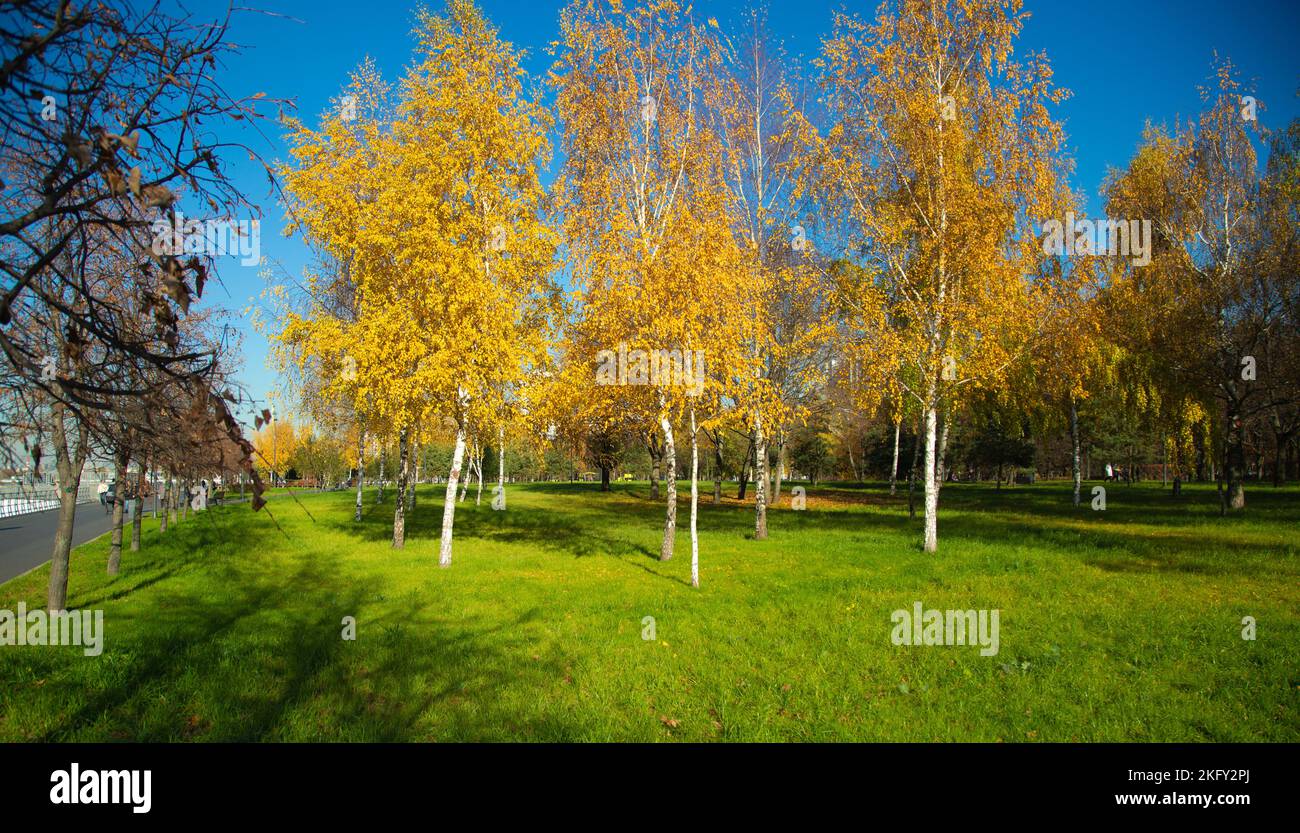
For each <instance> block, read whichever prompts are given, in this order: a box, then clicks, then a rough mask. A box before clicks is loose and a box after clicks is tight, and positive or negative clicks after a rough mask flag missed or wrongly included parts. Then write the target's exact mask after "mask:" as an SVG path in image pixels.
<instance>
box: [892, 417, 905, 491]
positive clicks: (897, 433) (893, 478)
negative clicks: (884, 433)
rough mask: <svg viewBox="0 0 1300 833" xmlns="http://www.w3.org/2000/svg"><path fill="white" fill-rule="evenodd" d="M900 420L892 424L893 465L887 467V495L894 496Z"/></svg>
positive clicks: (896, 480) (900, 428)
mask: <svg viewBox="0 0 1300 833" xmlns="http://www.w3.org/2000/svg"><path fill="white" fill-rule="evenodd" d="M902 427H903V426H902V420H898V421H896V422H895V423H894V464H893V465H892V466H890V467H889V495H890V497H893V496H894V492H895V491H896V490H897V489H898V438H899V434H900V433H901V431H902Z"/></svg>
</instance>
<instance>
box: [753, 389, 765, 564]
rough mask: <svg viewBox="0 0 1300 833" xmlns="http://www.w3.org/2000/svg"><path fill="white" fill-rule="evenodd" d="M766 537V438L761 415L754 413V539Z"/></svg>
mask: <svg viewBox="0 0 1300 833" xmlns="http://www.w3.org/2000/svg"><path fill="white" fill-rule="evenodd" d="M765 538H767V438H766V437H764V436H763V415H762V414H761V413H758V412H755V414H754V540H755V541H762V540H763V539H765Z"/></svg>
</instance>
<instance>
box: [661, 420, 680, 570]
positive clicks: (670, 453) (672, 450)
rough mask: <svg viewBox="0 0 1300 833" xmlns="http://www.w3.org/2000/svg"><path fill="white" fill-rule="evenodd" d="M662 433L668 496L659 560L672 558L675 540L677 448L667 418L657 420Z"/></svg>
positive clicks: (665, 483) (665, 489)
mask: <svg viewBox="0 0 1300 833" xmlns="http://www.w3.org/2000/svg"><path fill="white" fill-rule="evenodd" d="M659 426H660V428H662V429H663V432H664V453H663V457H664V492H666V493H667V495H668V510H667V513H666V515H665V517H664V540H663V543H662V544H661V545H660V547H659V560H660V561H667V560H669V559H670V558H672V557H673V546H674V545H675V544H676V540H677V446H676V444H675V443H674V442H673V425H672V423H671V422H669V421H668V417H667V416H663V417H660V418H659Z"/></svg>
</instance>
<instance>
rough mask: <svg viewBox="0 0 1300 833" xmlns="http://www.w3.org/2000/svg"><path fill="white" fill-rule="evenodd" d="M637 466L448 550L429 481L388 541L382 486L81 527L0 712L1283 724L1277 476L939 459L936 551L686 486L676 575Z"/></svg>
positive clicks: (526, 721)
mask: <svg viewBox="0 0 1300 833" xmlns="http://www.w3.org/2000/svg"><path fill="white" fill-rule="evenodd" d="M705 489H706V490H709V491H711V484H707V485H706V486H705ZM729 489H733V490H734V486H732V487H729ZM645 492H646V487H645V485H644V484H636V485H630V484H619V485H618V486H616V492H615V493H614V494H610V495H601V494H600V493H599V492H597V491H595V487H594V485H549V484H535V485H520V486H511V487H510V491H509V500H510V504H509V511H508V512H505V513H496V512H492V511H491V510H490V509H489V507H488V496H487V495H486V494H485V495H484V503H483V505H482V506H481V507H475V506H474V504H473V497H472V495H471V497H470V499H469V500H467V501H466V502H465V503H464V504H461V506H460V508H459V510H458V512H457V523H456V550H455V559H456V561H455V564H454V565H453V567H452V569H450V570H440V569H438V568H437V566H436V540H435V535H436V530H437V525H438V524H439V523H440V520H441V505H440V496H441V492H440V489H436V488H434V487H424V489H422V490H421V492H420V506H419V508H418V510H417V512H416V513H415V516H414V519H413V520H409V521H408V536H409V537H408V541H407V547H406V549H405V550H403V551H394V550H392V549H391V548H390V546H389V536H390V534H391V519H392V518H391V516H392V500H393V498H392V493H391V491H390V492H389V497H388V501H387V503H386V504H384V505H382V506H374V505H372V500H373V496H372V495H368V496H367V510H368V511H367V515H366V519H365V521H364V522H363V523H362V524H360V525H355V524H353V523H352V522H351V516H350V507H349V504H350V501H351V496H350V495H349V494H347V493H336V494H329V495H310V496H304V497H303V504H304V505H305V506H306V507H307V509H309V510H310V512H311V514H312V515H314V516H315V520H314V521H312V520H311V519H310V518H309V517H308V516H307V514H306V513H305V511H304V509H303V508H301V507H300V506H299V505H297V504H295V503H294V502H292V501H289V500H284V499H278V500H273V501H272V503H271V509H272V511H273V512H274V514H275V519H276V521H278V524H279V527H280V528H281V529H282V531H281V529H277V528H276V525H275V523H273V522H272V519H271V518H270V517H268V516H267V515H266V514H259V515H253V514H251V513H250V512H249V511H248V510H247V508H234V507H227V508H224V509H220V510H214V511H211V512H208V513H206V514H203V515H199V516H197V517H195V518H193V519H191V520H189V521H187V522H186V523H183V524H182V525H181V526H180V527H179V528H178V529H175V530H173V531H171V532H168V533H167V534H166V535H165V536H161V537H160V536H159V534H158V532H157V530H156V528H155V527H154V526H153V525H152V524H150V525H149V526H148V527H147V532H146V535H145V548H144V550H143V551H142V552H140V553H124V555H123V573H122V575H121V576H119V577H117V578H116V579H109V578H108V577H107V576H105V575H104V567H103V565H104V562H105V558H106V553H107V548H108V544H107V539H106V538H103V539H100V540H99V541H97V542H93V543H91V544H88V545H86V546H83V547H81V548H80V549H78V550H77V552H76V553H75V554H74V556H73V566H72V576H73V579H72V583H71V589H70V595H69V601H70V604H72V605H74V606H76V607H77V608H92V609H93V608H103V609H104V610H105V620H106V630H107V637H106V647H105V650H104V653H103V656H101V657H99V658H97V659H92V658H87V657H84V656H82V653H81V651H80V649H78V648H73V647H58V648H33V647H25V648H16V647H13V648H0V740H108V739H135V740H245V739H252V740H460V739H502V740H504V739H526V740H574V739H582V740H661V739H670V738H672V739H686V740H705V739H725V740H836V739H846V740H847V739H859V740H930V739H935V740H1006V741H1023V740H1040V741H1060V740H1076V739H1077V740H1161V741H1196V740H1289V741H1295V740H1298V739H1300V719H1298V718H1297V713H1298V711H1300V709H1298V703H1297V700H1298V698H1300V666H1298V664H1297V658H1298V655H1300V652H1298V650H1297V647H1298V646H1300V583H1298V582H1297V575H1298V574H1300V562H1298V561H1297V551H1298V548H1297V535H1296V533H1297V530H1300V524H1298V523H1297V521H1300V491H1297V490H1296V489H1294V488H1290V489H1286V490H1283V491H1280V492H1275V491H1273V490H1270V489H1253V490H1249V491H1248V499H1249V501H1250V509H1249V513H1248V514H1247V515H1245V516H1244V517H1241V518H1229V519H1226V520H1224V519H1220V518H1218V517H1217V511H1216V505H1215V498H1214V492H1213V488H1212V487H1211V488H1209V489H1205V488H1203V487H1201V488H1196V487H1192V488H1189V490H1188V494H1187V495H1186V496H1185V497H1184V498H1183V500H1182V501H1181V502H1175V501H1173V500H1172V499H1171V498H1169V497H1167V496H1165V495H1163V494H1161V493H1160V491H1159V489H1158V488H1156V487H1146V486H1139V487H1123V486H1116V487H1114V488H1112V489H1111V490H1110V494H1109V506H1108V510H1107V511H1106V512H1104V513H1103V512H1093V511H1091V510H1089V509H1088V508H1087V505H1086V503H1085V506H1084V508H1083V509H1081V510H1072V509H1071V508H1070V506H1069V497H1068V487H1066V486H1063V485H1061V484H1052V485H1045V486H1037V487H1030V488H1026V487H1017V488H1015V489H1008V490H1003V491H1002V492H1000V493H998V492H995V491H993V490H992V489H989V488H980V487H968V486H951V487H949V488H946V489H945V491H944V495H943V504H944V505H943V508H942V510H941V514H940V553H939V554H938V555H937V556H925V555H923V554H922V553H920V552H919V551H918V548H917V546H916V541H917V536H918V529H919V523H920V522H919V519H918V520H916V521H909V520H908V519H907V517H906V512H905V511H902V510H900V508H899V505H898V500H895V501H894V502H892V503H891V502H890V501H889V500H888V499H887V498H884V497H882V495H881V489H880V488H879V487H870V488H868V487H858V488H834V489H822V488H819V489H814V490H812V491H811V493H810V495H809V498H808V510H807V511H805V512H794V511H791V510H790V509H788V508H780V509H774V510H773V513H772V518H771V521H770V526H771V529H772V534H771V538H770V539H769V540H767V541H765V542H755V541H753V540H749V538H748V536H749V535H752V509H750V508H748V507H744V506H740V505H739V504H736V503H735V502H734V501H729V502H728V503H727V504H726V505H724V506H722V507H713V506H710V505H707V504H708V499H707V498H706V499H705V505H703V506H702V507H701V509H702V512H701V529H702V534H701V564H702V569H701V575H702V583H703V587H702V588H701V589H700V590H698V591H696V590H692V589H691V588H690V587H689V586H688V583H687V582H688V576H689V559H690V545H689V538H688V536H687V535H686V532H685V529H686V524H687V512H686V511H685V509H686V506H685V504H683V511H682V512H681V513H680V515H679V523H680V526H681V530H680V531H679V537H678V550H677V556H676V557H675V558H674V560H673V561H671V562H668V563H661V562H659V561H658V560H657V558H656V557H657V554H658V536H659V531H660V528H661V525H662V510H661V508H660V506H659V505H658V504H651V503H650V501H649V500H648V498H647V497H646V496H645ZM783 502H786V501H783ZM46 580H47V569H46V568H42V569H40V570H37V571H35V572H33V573H31V574H29V575H27V576H24V577H21V578H19V579H15V580H14V581H12V582H10V583H8V584H5V585H3V586H0V608H8V609H13V608H14V607H15V606H16V604H17V602H18V601H20V600H24V601H26V602H27V604H28V605H29V606H39V605H42V604H43V601H44V587H45V583H46ZM917 600H919V601H922V602H923V603H924V604H925V606H926V607H927V608H950V607H951V608H998V609H1000V610H1001V652H1000V654H999V655H997V656H995V657H982V656H980V655H979V653H978V649H977V648H973V647H918V648H911V647H896V646H894V645H893V644H892V643H891V641H890V631H891V623H890V620H889V616H890V612H891V611H893V610H895V609H896V608H909V609H910V607H911V605H912V603H913V602H914V601H917ZM345 615H351V616H355V617H356V619H357V621H358V638H357V640H356V641H354V642H346V641H343V640H342V639H341V638H340V631H341V624H340V620H341V619H342V617H343V616H345ZM647 615H649V616H654V617H655V620H656V630H657V637H658V638H657V639H656V640H655V641H645V640H643V639H642V617H644V616H647ZM1246 615H1251V616H1254V617H1256V619H1257V620H1258V629H1259V633H1258V639H1257V640H1256V641H1254V642H1248V641H1243V640H1242V638H1241V625H1240V621H1241V619H1242V617H1243V616H1246Z"/></svg>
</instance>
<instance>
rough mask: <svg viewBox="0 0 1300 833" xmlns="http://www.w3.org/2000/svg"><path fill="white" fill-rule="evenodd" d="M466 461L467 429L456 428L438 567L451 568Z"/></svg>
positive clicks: (444, 498) (443, 503)
mask: <svg viewBox="0 0 1300 833" xmlns="http://www.w3.org/2000/svg"><path fill="white" fill-rule="evenodd" d="M464 459H465V429H464V428H462V427H460V426H457V427H456V449H455V451H453V452H452V455H451V471H449V472H447V491H446V494H445V495H444V496H443V501H442V542H441V543H440V545H439V548H438V566H439V567H450V566H451V531H452V526H453V525H454V524H455V522H456V484H457V482H458V481H459V480H460V465H461V463H462V462H463V461H464Z"/></svg>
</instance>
